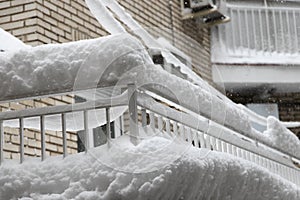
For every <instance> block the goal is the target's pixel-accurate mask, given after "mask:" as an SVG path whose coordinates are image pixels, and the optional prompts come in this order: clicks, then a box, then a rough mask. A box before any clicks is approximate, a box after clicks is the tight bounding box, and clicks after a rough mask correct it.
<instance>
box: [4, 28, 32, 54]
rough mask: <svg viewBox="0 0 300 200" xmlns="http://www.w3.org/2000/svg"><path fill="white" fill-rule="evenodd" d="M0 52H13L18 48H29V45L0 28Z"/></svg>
mask: <svg viewBox="0 0 300 200" xmlns="http://www.w3.org/2000/svg"><path fill="white" fill-rule="evenodd" d="M0 41H1V42H0V53H1V54H2V53H4V52H6V53H7V52H8V53H11V52H14V51H16V50H20V49H26V48H29V47H30V46H28V45H26V44H24V43H23V42H22V41H21V40H19V39H18V38H16V37H14V36H13V35H11V34H10V33H8V32H6V31H4V30H3V29H2V28H0Z"/></svg>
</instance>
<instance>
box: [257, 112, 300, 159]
mask: <svg viewBox="0 0 300 200" xmlns="http://www.w3.org/2000/svg"><path fill="white" fill-rule="evenodd" d="M267 124H268V126H267V130H266V131H264V133H263V134H264V135H266V137H268V138H270V141H271V145H272V146H273V147H276V148H279V149H282V150H284V151H285V152H288V153H291V154H292V155H295V156H296V157H297V158H300V141H299V139H298V138H297V136H296V135H295V134H294V133H293V132H291V131H290V130H288V129H287V128H286V127H285V126H284V125H282V124H281V122H280V121H279V120H278V119H276V118H275V117H272V116H270V117H268V122H267Z"/></svg>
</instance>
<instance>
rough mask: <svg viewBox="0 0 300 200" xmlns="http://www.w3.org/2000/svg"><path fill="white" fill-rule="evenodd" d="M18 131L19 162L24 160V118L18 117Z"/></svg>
mask: <svg viewBox="0 0 300 200" xmlns="http://www.w3.org/2000/svg"><path fill="white" fill-rule="evenodd" d="M19 128H20V129H19V132H20V163H23V162H24V119H23V118H20V119H19Z"/></svg>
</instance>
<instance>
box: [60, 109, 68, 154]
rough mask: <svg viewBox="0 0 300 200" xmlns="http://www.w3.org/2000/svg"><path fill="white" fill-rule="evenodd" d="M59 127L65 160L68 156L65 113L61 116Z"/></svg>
mask: <svg viewBox="0 0 300 200" xmlns="http://www.w3.org/2000/svg"><path fill="white" fill-rule="evenodd" d="M61 127H62V136H63V157H64V158H65V157H66V156H67V155H68V151H67V127H66V113H62V114H61Z"/></svg>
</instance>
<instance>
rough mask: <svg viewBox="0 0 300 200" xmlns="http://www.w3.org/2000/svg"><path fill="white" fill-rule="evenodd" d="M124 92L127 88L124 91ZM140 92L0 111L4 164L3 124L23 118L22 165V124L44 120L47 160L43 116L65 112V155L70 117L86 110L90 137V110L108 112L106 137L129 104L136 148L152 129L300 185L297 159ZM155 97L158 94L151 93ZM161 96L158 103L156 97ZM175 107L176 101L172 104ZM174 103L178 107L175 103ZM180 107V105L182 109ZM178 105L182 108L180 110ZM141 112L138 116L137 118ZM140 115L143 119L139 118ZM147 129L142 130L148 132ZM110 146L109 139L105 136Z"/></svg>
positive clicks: (0, 149) (130, 87)
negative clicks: (114, 113) (114, 110)
mask: <svg viewBox="0 0 300 200" xmlns="http://www.w3.org/2000/svg"><path fill="white" fill-rule="evenodd" d="M125 89H126V88H125ZM149 90H151V88H147V89H136V88H135V85H128V86H127V92H125V93H123V95H120V96H118V97H114V98H112V99H103V100H97V101H93V102H85V103H78V104H72V105H62V106H52V107H46V108H35V109H29V110H22V111H10V112H4V113H0V125H1V126H0V136H1V137H0V139H1V142H0V152H1V154H0V158H1V159H0V161H1V163H2V162H4V159H3V145H4V141H3V138H4V129H3V122H4V121H5V120H11V119H19V122H20V127H19V128H20V129H19V135H20V155H21V156H20V162H21V163H22V162H23V161H24V123H23V120H24V119H25V118H28V117H35V116H40V132H41V140H40V144H41V145H40V147H41V152H42V154H41V160H44V159H45V158H46V154H45V150H46V143H45V116H47V115H57V114H61V121H62V127H61V129H62V133H63V134H62V136H63V152H64V153H63V155H64V157H65V156H67V151H66V150H67V144H66V130H67V126H68V124H66V120H65V119H66V118H65V115H66V113H70V112H82V115H83V120H84V133H85V138H88V134H89V126H88V120H89V119H88V112H90V111H91V110H93V109H101V108H105V109H106V124H107V126H106V127H107V130H106V131H107V133H110V128H109V127H110V126H109V123H110V108H111V107H116V106H124V105H127V106H128V109H129V113H130V119H129V120H130V135H131V141H132V142H133V143H134V144H137V143H138V140H139V130H140V129H139V127H146V126H147V127H148V128H151V129H153V130H159V131H160V132H163V133H166V134H168V135H169V136H171V137H177V138H180V139H181V140H183V141H186V142H188V143H190V144H192V145H193V146H195V147H198V148H208V149H210V150H213V151H219V152H223V153H228V154H231V155H233V156H236V157H239V158H242V159H245V160H248V161H250V162H253V163H256V164H258V165H260V166H262V167H264V168H267V169H268V170H269V171H271V172H273V173H275V174H278V175H280V176H281V177H283V178H285V179H287V180H289V181H291V182H293V183H295V184H297V185H300V169H299V168H298V167H296V166H295V165H294V164H293V160H295V161H299V158H295V157H294V156H292V155H289V154H287V153H285V152H282V151H280V150H278V149H274V148H272V147H270V146H268V145H266V144H263V142H261V141H257V140H256V139H253V138H249V137H246V136H244V135H241V134H239V133H237V132H235V131H234V130H232V129H230V128H228V127H226V126H225V125H222V124H218V123H216V122H214V121H212V120H210V119H207V118H205V117H203V116H201V115H199V114H196V113H193V112H192V111H190V110H188V109H185V108H183V109H182V110H180V109H178V108H172V107H170V106H168V105H169V102H170V101H172V100H171V98H168V96H166V95H164V97H161V96H160V95H159V94H158V93H155V90H153V91H152V90H151V92H149ZM153 94H155V95H153ZM157 98H159V101H156V100H155V99H157ZM164 99H166V101H164ZM173 103H174V102H173ZM174 104H175V103H174ZM178 106H179V105H178ZM179 107H180V106H179ZM139 114H140V115H139ZM139 116H141V118H140V120H139ZM148 128H146V129H144V130H146V132H147V130H148ZM107 136H108V142H109V141H110V140H111V138H110V134H107ZM84 141H85V147H86V148H85V149H86V151H88V150H89V147H90V145H89V144H88V140H84Z"/></svg>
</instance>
